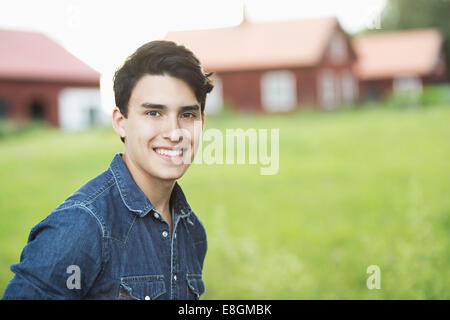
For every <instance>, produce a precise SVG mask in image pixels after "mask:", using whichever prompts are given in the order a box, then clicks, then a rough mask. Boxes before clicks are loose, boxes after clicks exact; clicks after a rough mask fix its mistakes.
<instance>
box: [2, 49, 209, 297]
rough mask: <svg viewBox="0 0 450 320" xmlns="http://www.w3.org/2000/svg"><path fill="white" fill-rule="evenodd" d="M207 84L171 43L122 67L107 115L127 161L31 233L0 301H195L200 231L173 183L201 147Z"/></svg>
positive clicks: (202, 244) (199, 285)
mask: <svg viewBox="0 0 450 320" xmlns="http://www.w3.org/2000/svg"><path fill="white" fill-rule="evenodd" d="M208 77H209V74H206V75H205V74H204V73H203V71H202V68H201V66H200V63H199V61H198V59H197V58H196V57H195V56H194V55H193V54H192V52H190V51H189V50H187V49H186V48H185V47H183V46H178V45H176V44H175V43H173V42H169V41H153V42H149V43H147V44H145V45H143V46H142V47H140V48H139V49H138V50H137V51H136V52H135V53H134V54H133V55H131V56H130V57H129V58H128V59H127V60H126V62H125V63H124V65H123V66H122V67H121V68H120V69H119V70H118V71H117V72H116V74H115V77H114V93H115V100H116V105H117V107H116V108H115V109H114V111H113V114H112V122H113V126H114V130H115V131H116V132H117V133H118V134H119V135H120V137H121V139H122V141H123V142H124V144H125V150H124V153H123V154H120V153H118V154H116V155H115V157H114V158H113V160H112V162H111V164H110V166H109V168H108V169H107V170H106V171H104V172H103V173H101V174H100V175H98V176H97V177H95V178H94V179H92V180H90V181H89V182H87V183H86V184H85V185H84V186H82V187H81V188H80V189H78V190H77V191H76V192H75V193H74V194H73V195H71V196H70V197H69V198H68V199H66V200H65V201H64V202H63V203H62V204H61V205H60V206H58V207H57V208H56V209H55V210H54V211H52V213H51V214H50V215H49V216H48V217H47V218H46V219H44V220H43V221H41V222H40V223H38V224H37V225H36V226H35V227H33V229H32V230H31V232H30V235H29V239H28V243H27V245H26V246H25V248H24V250H23V251H22V254H21V257H20V263H18V264H15V265H12V267H11V270H12V271H13V272H14V273H15V277H14V278H13V279H12V280H11V281H10V283H9V284H8V287H7V288H6V291H5V294H4V296H3V299H147V300H152V299H198V298H199V297H200V295H201V294H202V293H203V292H204V291H205V287H204V283H203V280H202V269H203V261H204V258H205V254H206V247H207V242H206V233H205V230H204V228H203V226H202V224H201V222H200V220H199V219H198V218H197V216H196V215H195V214H194V212H193V211H192V210H191V208H190V206H189V204H188V203H187V201H186V198H185V196H184V194H183V191H182V190H181V187H180V186H179V184H178V183H177V182H176V180H177V179H178V178H180V177H181V176H183V174H184V173H185V172H186V170H187V169H188V167H189V164H190V163H191V161H192V160H193V158H194V155H195V152H196V146H198V141H199V139H200V135H201V128H203V125H204V121H205V114H204V107H205V99H206V95H207V93H209V92H210V91H211V90H212V88H213V86H212V84H211V82H210V79H209V78H208ZM198 124H200V125H198ZM196 125H197V126H196ZM196 128H197V130H196ZM198 128H200V130H198Z"/></svg>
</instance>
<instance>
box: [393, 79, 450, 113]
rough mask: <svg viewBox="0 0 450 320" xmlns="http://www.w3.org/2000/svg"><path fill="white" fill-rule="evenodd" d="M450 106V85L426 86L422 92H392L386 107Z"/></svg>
mask: <svg viewBox="0 0 450 320" xmlns="http://www.w3.org/2000/svg"><path fill="white" fill-rule="evenodd" d="M443 104H444V105H445V104H447V105H450V84H439V85H429V86H425V87H424V88H423V89H422V91H403V92H392V93H391V94H390V95H389V97H388V98H387V100H386V105H387V106H388V107H393V108H419V107H429V106H432V105H443Z"/></svg>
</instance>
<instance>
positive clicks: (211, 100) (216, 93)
mask: <svg viewBox="0 0 450 320" xmlns="http://www.w3.org/2000/svg"><path fill="white" fill-rule="evenodd" d="M212 82H213V85H214V88H213V89H212V91H211V92H210V93H208V94H207V95H206V103H205V112H206V113H207V114H218V113H219V112H220V111H221V110H222V108H223V86H222V80H221V79H220V77H219V76H217V75H213V76H212Z"/></svg>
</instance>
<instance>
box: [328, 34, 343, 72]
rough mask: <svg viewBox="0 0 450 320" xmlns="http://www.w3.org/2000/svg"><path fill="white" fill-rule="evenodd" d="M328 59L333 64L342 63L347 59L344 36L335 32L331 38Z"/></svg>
mask: <svg viewBox="0 0 450 320" xmlns="http://www.w3.org/2000/svg"><path fill="white" fill-rule="evenodd" d="M330 59H331V61H332V62H333V63H335V64H339V63H342V62H344V61H345V59H347V45H346V42H345V38H344V36H343V35H342V33H340V32H336V33H335V34H334V35H333V37H332V38H331V41H330Z"/></svg>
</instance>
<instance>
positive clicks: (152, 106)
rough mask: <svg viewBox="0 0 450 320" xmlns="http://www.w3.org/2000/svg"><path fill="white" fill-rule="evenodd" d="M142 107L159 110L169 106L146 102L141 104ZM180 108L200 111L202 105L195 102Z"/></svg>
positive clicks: (181, 109)
mask: <svg viewBox="0 0 450 320" xmlns="http://www.w3.org/2000/svg"><path fill="white" fill-rule="evenodd" d="M141 107H142V108H145V109H159V110H165V109H167V106H165V105H163V104H158V103H150V102H144V103H143V104H141ZM178 109H179V110H180V111H199V110H200V106H199V105H198V104H193V105H190V106H182V107H179V108H178Z"/></svg>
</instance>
